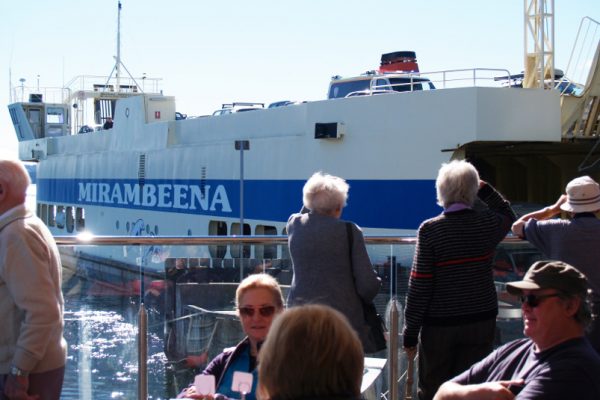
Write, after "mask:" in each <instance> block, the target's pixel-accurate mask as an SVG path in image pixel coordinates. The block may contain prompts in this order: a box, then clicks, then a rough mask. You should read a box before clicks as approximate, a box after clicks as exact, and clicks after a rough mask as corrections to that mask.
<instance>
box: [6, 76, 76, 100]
mask: <svg viewBox="0 0 600 400" xmlns="http://www.w3.org/2000/svg"><path fill="white" fill-rule="evenodd" d="M24 83H25V81H24V80H23V81H22V82H21V84H20V85H16V86H12V87H11V91H10V102H11V103H29V102H31V103H41V102H45V103H59V104H60V103H64V101H65V99H67V98H68V97H69V90H68V89H65V88H62V87H40V86H39V85H37V86H25V84H24Z"/></svg>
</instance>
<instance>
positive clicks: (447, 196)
mask: <svg viewBox="0 0 600 400" xmlns="http://www.w3.org/2000/svg"><path fill="white" fill-rule="evenodd" d="M435 189H436V192H437V203H438V204H439V205H440V206H442V207H444V208H446V207H448V206H450V205H451V204H453V203H464V204H466V205H468V206H473V204H474V203H475V199H476V198H477V192H478V191H479V173H478V172H477V170H476V169H475V167H474V166H473V164H471V163H469V162H467V161H464V160H454V161H451V162H449V163H444V164H442V167H441V168H440V170H439V172H438V176H437V179H436V181H435Z"/></svg>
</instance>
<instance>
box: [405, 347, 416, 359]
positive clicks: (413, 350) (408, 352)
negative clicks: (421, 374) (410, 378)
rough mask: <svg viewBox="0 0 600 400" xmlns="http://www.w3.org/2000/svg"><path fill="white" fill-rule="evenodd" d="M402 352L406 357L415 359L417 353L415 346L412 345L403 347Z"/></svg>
mask: <svg viewBox="0 0 600 400" xmlns="http://www.w3.org/2000/svg"><path fill="white" fill-rule="evenodd" d="M403 349H404V352H405V353H406V358H409V359H411V360H414V359H415V356H416V355H417V346H414V347H404V348H403Z"/></svg>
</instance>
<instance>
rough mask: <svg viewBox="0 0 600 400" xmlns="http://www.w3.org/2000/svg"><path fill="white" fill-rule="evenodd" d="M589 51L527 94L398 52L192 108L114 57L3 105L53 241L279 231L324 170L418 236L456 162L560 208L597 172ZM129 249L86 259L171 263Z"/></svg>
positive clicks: (517, 199)
mask: <svg viewBox="0 0 600 400" xmlns="http://www.w3.org/2000/svg"><path fill="white" fill-rule="evenodd" d="M590 21H592V22H591V24H594V23H595V24H597V23H596V22H595V21H593V20H590ZM593 49H595V53H594V56H595V58H592V59H593V63H592V64H591V69H590V73H589V75H588V78H587V81H586V82H584V83H576V82H570V81H568V80H567V78H566V76H565V77H561V78H560V79H558V80H556V79H554V78H553V79H551V81H552V82H551V85H552V88H548V87H547V83H548V82H547V80H546V79H539V80H538V82H537V83H538V86H539V87H538V88H523V87H522V86H524V85H523V83H522V82H521V80H522V81H525V79H524V75H520V76H519V75H513V74H511V73H510V72H509V71H507V70H503V69H481V68H472V69H466V70H453V71H437V72H432V73H424V72H420V71H419V66H418V63H417V59H416V54H415V53H414V52H412V51H400V52H392V53H386V54H384V55H383V56H382V59H381V64H380V66H379V67H378V69H376V70H373V71H368V72H366V73H364V74H362V75H358V76H355V77H350V78H342V77H339V76H334V77H333V78H332V81H331V83H330V86H329V90H328V96H327V98H326V99H323V100H319V101H310V102H291V101H281V102H277V103H275V104H273V105H272V106H271V107H265V106H264V105H263V104H260V105H257V104H256V103H251V104H248V103H244V104H242V103H231V104H228V105H224V106H223V107H222V108H221V110H220V111H219V110H218V111H217V112H215V113H214V114H213V115H210V116H198V117H191V116H188V115H186V114H185V113H183V112H182V111H183V110H177V107H176V102H175V98H174V97H172V96H168V95H165V94H163V93H162V90H161V89H160V82H161V80H160V79H151V78H147V77H145V76H144V77H142V78H134V77H133V76H123V74H122V73H121V69H122V63H121V60H120V58H118V57H117V63H116V65H115V68H114V69H113V74H111V75H110V76H108V77H89V76H82V77H78V78H75V79H73V80H72V81H71V82H70V83H69V84H67V85H66V86H65V87H64V88H60V89H59V90H54V91H52V90H45V89H35V90H29V88H26V87H24V86H23V84H21V86H15V87H14V88H13V93H14V94H15V98H18V101H15V102H14V103H12V104H10V105H9V106H8V108H9V111H10V116H11V119H12V122H13V124H14V128H15V132H16V135H17V137H18V140H19V156H20V158H21V160H23V161H30V162H36V163H37V174H36V182H37V213H38V215H39V216H40V218H41V219H42V220H43V221H45V223H46V224H47V225H48V226H49V227H50V229H51V231H52V233H53V234H55V235H76V234H79V233H82V232H89V233H92V234H94V235H152V236H159V235H160V236H201V235H281V234H285V233H286V232H285V223H286V221H287V219H288V217H289V215H290V214H292V213H294V212H297V211H298V210H300V208H301V201H302V186H303V184H304V182H305V181H306V179H307V178H308V177H310V176H311V175H312V174H313V173H314V172H316V171H325V172H328V173H331V174H334V175H339V176H341V177H344V178H345V179H346V180H347V181H348V182H349V184H350V187H351V189H350V198H349V203H348V206H347V207H346V208H345V209H344V214H343V218H344V219H347V220H352V221H354V222H356V223H357V224H358V225H359V226H361V227H362V228H363V230H364V232H365V233H366V234H377V235H385V234H395V235H398V234H414V232H415V230H416V229H417V228H418V226H419V224H420V223H421V222H422V221H423V220H425V219H427V218H430V217H432V216H434V215H436V214H438V213H439V212H440V208H439V207H438V206H437V205H436V200H435V197H436V195H435V178H436V175H437V171H438V169H439V167H440V165H441V164H442V163H444V162H448V161H450V160H453V159H467V160H469V161H471V162H472V163H474V165H475V166H476V167H477V168H478V170H479V171H480V174H481V177H482V179H484V180H486V181H488V182H490V183H492V184H493V185H495V186H496V187H497V188H498V189H499V190H500V191H501V192H502V193H503V194H504V195H506V196H507V198H509V199H510V200H511V201H512V202H513V203H515V204H517V205H519V204H534V205H539V204H547V203H550V202H552V201H554V200H555V198H554V197H555V195H556V193H560V192H561V191H562V190H563V188H564V185H565V183H566V182H567V181H568V180H570V179H571V178H573V177H574V176H577V175H580V174H582V173H585V174H590V175H595V174H596V175H595V176H596V177H597V176H598V175H597V172H596V171H594V168H595V165H596V163H594V160H593V159H594V157H596V158H597V157H598V151H597V150H596V146H595V144H596V143H597V140H596V137H597V135H598V122H597V121H598V106H597V105H598V98H599V95H600V93H599V92H600V89H599V87H600V84H599V81H598V79H599V78H598V77H599V76H600V74H599V73H598V69H599V66H598V59H599V56H598V55H599V50H598V49H600V47H599V46H598V43H597V42H596V43H595V45H594V47H593ZM552 76H554V75H552ZM519 77H520V78H519ZM520 79H521V80H520ZM561 85H562V86H561ZM565 88H570V89H571V90H564V89H565ZM573 88H576V90H572V89H573ZM561 89H563V90H561ZM594 104H595V106H594ZM589 105H591V106H589ZM223 110H226V111H223ZM109 118H110V119H111V120H112V121H113V124H112V126H110V124H106V122H107V121H108V120H109ZM586 163H587V164H589V165H590V166H591V168H588V167H587V166H586ZM126 250H127V249H124V250H123V251H119V252H115V253H114V254H106V253H105V252H104V253H95V251H97V250H94V249H89V256H90V257H91V259H92V260H93V257H101V258H102V259H103V260H102V262H103V263H104V264H106V263H107V262H111V263H115V264H119V265H121V264H122V265H133V266H136V265H139V264H140V262H141V261H140V258H145V259H146V261H147V259H148V258H150V259H151V260H152V262H149V263H148V265H149V269H150V270H152V269H154V270H156V271H157V272H160V271H164V262H163V261H164V258H165V257H168V256H169V254H168V251H167V250H165V249H156V248H153V249H148V251H146V252H145V253H144V254H143V255H140V253H139V252H128V251H126ZM170 251H173V252H175V251H176V250H170ZM199 252H200V253H199V254H196V255H195V256H196V257H201V258H205V259H208V260H210V263H211V266H222V265H223V264H222V263H223V260H224V259H225V260H227V259H282V258H285V254H283V253H284V252H285V250H284V249H282V248H278V247H277V246H271V247H269V246H262V247H261V246H252V247H251V246H232V247H231V248H228V247H226V246H210V247H209V248H207V249H205V250H199ZM171 255H172V254H171ZM382 257H385V256H382ZM374 262H377V260H374Z"/></svg>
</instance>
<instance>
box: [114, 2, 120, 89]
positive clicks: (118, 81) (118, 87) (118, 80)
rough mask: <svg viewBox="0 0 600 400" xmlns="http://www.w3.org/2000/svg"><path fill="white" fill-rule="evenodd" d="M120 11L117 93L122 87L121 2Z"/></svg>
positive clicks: (118, 14)
mask: <svg viewBox="0 0 600 400" xmlns="http://www.w3.org/2000/svg"><path fill="white" fill-rule="evenodd" d="M118 3H119V11H118V12H117V62H116V65H115V68H116V69H117V92H118V91H119V89H120V87H121V1H120V0H119V2H118Z"/></svg>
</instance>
